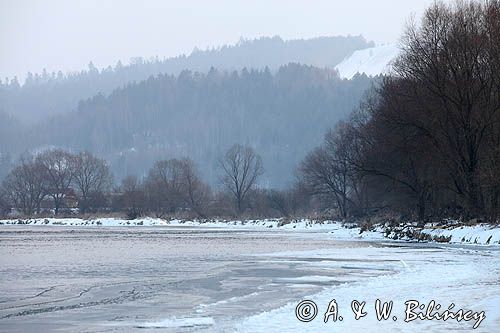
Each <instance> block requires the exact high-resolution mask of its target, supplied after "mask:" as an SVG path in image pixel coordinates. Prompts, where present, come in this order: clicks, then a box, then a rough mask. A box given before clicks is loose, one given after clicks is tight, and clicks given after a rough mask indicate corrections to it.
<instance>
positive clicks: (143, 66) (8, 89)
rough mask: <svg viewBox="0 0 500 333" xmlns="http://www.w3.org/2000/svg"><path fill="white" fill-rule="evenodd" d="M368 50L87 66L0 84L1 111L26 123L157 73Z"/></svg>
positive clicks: (268, 48)
mask: <svg viewBox="0 0 500 333" xmlns="http://www.w3.org/2000/svg"><path fill="white" fill-rule="evenodd" d="M371 46H373V42H367V41H366V40H365V39H364V38H363V37H362V36H347V37H344V36H332V37H319V38H313V39H298V40H289V41H284V40H282V39H281V38H280V37H262V38H259V39H255V40H244V39H242V40H240V42H239V43H237V44H236V45H229V46H228V45H225V46H222V47H218V48H213V49H207V50H199V49H195V50H194V51H193V52H192V53H191V54H190V55H188V56H186V55H180V56H177V57H174V58H167V59H159V58H154V59H149V60H145V59H142V58H133V59H131V60H130V64H128V65H123V64H121V63H120V62H119V63H117V64H116V65H115V66H114V67H111V66H109V67H107V68H105V69H102V70H99V69H97V68H96V67H95V66H94V65H93V64H92V63H90V64H89V68H88V70H86V71H82V72H78V73H70V74H64V73H62V72H58V73H47V72H45V71H44V72H43V73H41V74H32V73H28V75H27V77H26V80H25V83H24V84H22V85H21V84H20V83H19V82H17V80H15V79H13V80H9V81H8V82H4V83H3V84H0V112H2V111H3V112H5V113H7V114H10V115H13V116H15V117H16V118H17V119H19V120H21V121H23V122H26V123H35V122H37V121H38V120H40V119H43V118H44V117H46V116H51V115H55V114H59V113H64V112H70V111H72V110H75V109H76V106H77V104H78V102H79V101H80V100H83V99H87V98H90V97H92V96H94V95H96V94H99V93H101V94H104V95H108V94H109V93H111V92H112V91H113V90H114V89H116V88H119V87H122V86H124V85H126V84H128V83H130V82H139V81H142V80H145V79H147V78H148V77H150V76H156V75H158V74H160V73H164V74H173V75H177V74H179V73H180V72H181V71H182V70H184V69H189V70H192V71H198V72H203V73H206V72H208V71H209V70H210V68H211V67H214V68H217V69H219V70H229V71H231V70H241V69H242V68H245V67H246V68H249V69H250V68H254V69H264V68H265V67H266V66H267V67H268V68H269V69H270V70H271V71H273V72H274V71H276V70H277V69H278V68H279V67H280V66H282V65H286V64H288V63H300V64H305V65H313V66H317V67H320V68H323V67H327V68H334V67H335V66H336V65H337V64H338V63H340V62H341V61H342V60H343V59H345V58H346V57H348V56H350V55H351V54H352V53H353V52H354V51H356V50H360V49H365V48H368V47H371Z"/></svg>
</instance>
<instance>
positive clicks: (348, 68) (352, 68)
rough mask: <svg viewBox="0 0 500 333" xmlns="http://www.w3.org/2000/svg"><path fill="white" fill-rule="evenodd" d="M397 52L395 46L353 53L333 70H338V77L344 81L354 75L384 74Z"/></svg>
mask: <svg viewBox="0 0 500 333" xmlns="http://www.w3.org/2000/svg"><path fill="white" fill-rule="evenodd" d="M398 52H399V49H398V47H397V45H395V44H388V45H382V46H376V47H370V48H367V49H364V50H359V51H355V52H354V53H353V54H352V55H351V56H349V57H347V58H346V59H344V60H343V61H342V62H341V63H340V64H338V65H337V66H336V67H335V69H336V70H338V72H339V75H340V77H342V78H345V79H352V77H353V76H354V75H356V73H360V74H361V73H365V74H366V75H368V76H375V75H378V74H385V73H387V72H388V70H389V67H390V63H391V61H392V60H394V59H395V58H396V56H397V55H398Z"/></svg>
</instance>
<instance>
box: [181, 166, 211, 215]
mask: <svg viewBox="0 0 500 333" xmlns="http://www.w3.org/2000/svg"><path fill="white" fill-rule="evenodd" d="M181 167H182V176H181V193H182V196H183V197H184V201H185V202H186V204H187V206H188V207H189V208H190V209H192V210H193V211H194V212H196V214H198V216H200V217H205V216H206V215H205V214H206V209H207V204H208V202H209V200H210V187H209V186H208V185H207V184H205V183H204V182H203V181H202V180H201V179H200V177H199V176H198V172H197V170H196V167H195V165H194V162H193V161H191V160H190V159H187V158H185V159H182V160H181Z"/></svg>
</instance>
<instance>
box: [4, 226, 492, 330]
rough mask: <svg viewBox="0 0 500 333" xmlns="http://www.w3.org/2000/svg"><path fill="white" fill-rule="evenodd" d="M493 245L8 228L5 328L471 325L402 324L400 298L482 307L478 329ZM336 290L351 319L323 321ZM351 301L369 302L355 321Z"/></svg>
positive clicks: (466, 325)
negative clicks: (308, 308)
mask: <svg viewBox="0 0 500 333" xmlns="http://www.w3.org/2000/svg"><path fill="white" fill-rule="evenodd" d="M499 254H500V252H499V251H498V250H497V249H495V248H472V247H469V248H466V249H461V248H456V247H435V246H426V245H411V244H406V245H404V244H394V243H384V242H365V241H364V242H357V241H336V240H333V239H332V238H331V236H330V235H328V234H326V233H321V232H305V231H302V232H294V231H280V230H231V229H216V228H202V227H114V228H113V227H55V226H53V227H42V226H24V227H23V226H6V227H3V228H2V229H0V331H5V332H47V331H54V332H57V331H60V332H129V331H137V332H149V331H151V332H192V331H201V332H204V331H207V332H212V331H216V332H233V331H248V332H286V331H308V330H309V331H312V332H317V331H319V330H325V329H326V328H329V327H328V325H330V326H337V327H339V328H342V327H344V328H345V327H346V326H348V327H349V329H350V331H356V330H359V331H363V330H366V329H367V328H371V329H370V331H377V330H379V328H380V330H384V331H404V332H406V331H422V330H423V329H425V330H427V331H441V330H443V329H445V330H448V331H456V330H463V331H464V332H467V331H472V325H473V321H471V322H465V321H462V322H456V321H447V322H443V321H414V322H411V323H404V322H403V318H402V317H403V314H402V312H404V306H403V305H402V302H403V301H404V300H406V299H420V300H421V301H422V302H424V301H425V302H428V301H429V300H431V299H434V300H436V301H437V302H441V303H442V304H443V306H446V307H447V306H448V304H450V303H451V302H454V303H455V304H456V307H457V308H459V307H464V308H470V309H472V310H474V311H482V310H484V311H485V314H486V319H485V320H484V321H483V322H482V323H481V325H480V327H479V329H477V330H474V331H484V332H490V331H500V330H499V329H500V319H499V316H498V309H499V308H500V258H499ZM304 298H307V299H311V300H314V301H315V302H317V305H318V307H319V315H318V317H317V318H316V319H315V320H314V321H312V322H309V323H303V322H300V321H299V320H297V319H296V317H295V306H296V304H297V303H298V302H299V301H301V300H302V299H304ZM332 298H335V299H336V300H337V302H338V304H339V308H340V309H341V310H339V311H340V312H341V313H344V314H345V317H346V318H345V320H344V321H343V322H336V323H327V324H325V323H324V322H323V313H324V311H325V310H326V307H327V305H328V303H329V301H330V300H331V299H332ZM376 298H382V299H384V300H386V301H389V300H393V301H394V313H395V314H396V313H397V314H398V316H399V315H401V317H400V320H398V321H397V322H396V321H392V320H391V321H390V322H389V321H388V322H377V321H376V319H375V316H374V314H373V313H370V312H373V311H372V308H373V306H372V304H371V303H372V302H374V301H375V299H376ZM353 299H357V300H360V301H362V300H365V301H366V302H367V306H366V309H367V311H368V312H369V313H368V315H367V316H366V317H365V318H363V319H361V320H359V321H354V319H352V318H351V317H352V312H351V310H350V304H351V303H350V302H351V300H353ZM349 313H350V315H349ZM377 325H378V326H377Z"/></svg>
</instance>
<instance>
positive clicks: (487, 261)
mask: <svg viewBox="0 0 500 333" xmlns="http://www.w3.org/2000/svg"><path fill="white" fill-rule="evenodd" d="M274 255H276V254H274ZM283 255H284V256H293V257H298V258H301V257H304V258H315V257H316V258H322V259H323V258H331V259H332V260H339V259H341V260H342V264H344V265H345V264H346V262H349V261H352V260H356V258H362V259H363V260H369V259H370V258H373V262H374V264H377V263H381V262H383V266H386V265H391V266H392V268H391V269H389V270H387V274H384V275H378V276H374V277H368V278H363V279H360V280H359V281H355V282H353V281H350V282H347V283H342V284H340V285H336V286H331V287H327V288H325V289H324V290H323V291H322V292H320V293H318V294H315V295H309V296H305V297H303V299H304V300H312V301H314V302H315V303H316V304H317V307H318V314H317V317H316V318H315V319H314V320H313V321H311V322H301V321H299V320H298V319H297V318H296V317H295V307H296V306H297V304H298V303H299V301H300V300H297V301H296V302H292V303H288V304H286V305H284V306H282V307H280V308H277V309H274V310H271V311H264V312H261V313H259V314H256V315H252V316H249V317H247V318H245V319H243V320H242V321H240V322H239V323H237V327H236V331H237V332H323V331H330V330H333V331H338V332H374V331H377V332H379V331H380V332H383V331H389V332H429V333H430V332H442V331H449V332H456V331H465V330H467V331H469V330H470V331H475V332H494V331H498V328H499V327H500V311H499V310H498V309H499V305H500V296H499V295H500V285H499V284H498V274H499V272H500V257H498V253H497V252H496V250H495V251H488V250H483V251H482V252H481V254H480V255H478V254H477V253H476V251H475V250H472V249H471V250H466V249H451V248H448V249H425V248H413V249H412V248H411V247H409V248H405V249H398V248H393V247H391V248H389V247H388V248H371V247H368V246H367V247H362V248H352V249H345V248H344V249H339V250H335V249H328V250H316V251H294V252H287V253H284V254H283ZM343 259H345V262H344V261H343ZM443 267H446V269H443ZM381 268H383V267H381ZM395 271H396V273H394V272H395ZM478 286H481V287H480V288H478ZM332 299H335V300H336V302H337V304H338V308H339V314H340V316H342V317H343V320H342V321H337V322H332V320H331V318H330V320H329V321H328V322H327V323H325V322H324V314H325V312H326V310H327V308H328V304H330V301H332ZM376 299H380V300H381V301H382V302H389V301H393V302H394V303H393V311H392V314H391V317H390V318H389V319H388V320H382V321H378V320H377V318H376V316H375V314H374V304H375V301H376ZM352 300H358V301H359V302H362V301H366V306H365V308H364V310H365V311H366V312H367V313H368V314H367V316H366V317H364V318H361V319H359V320H355V319H354V316H353V313H352V311H351V301H352ZM407 300H417V301H419V302H420V303H421V304H426V305H427V304H428V303H429V302H430V301H431V300H435V301H436V302H437V303H439V304H440V305H441V307H442V308H443V309H446V308H447V307H448V306H449V305H450V304H452V303H454V304H455V309H454V310H455V311H456V310H458V309H459V308H463V309H470V310H473V311H478V312H479V311H485V313H486V319H485V320H484V321H483V322H482V323H481V325H480V326H479V327H478V328H477V329H476V330H473V329H472V326H473V325H474V320H473V321H470V322H466V321H462V322H457V321H454V320H448V321H446V322H444V321H437V320H433V321H428V320H416V321H413V322H405V321H404V319H405V304H404V303H405V301H407ZM393 315H394V316H396V317H397V318H396V320H393V318H392V316H393Z"/></svg>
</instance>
